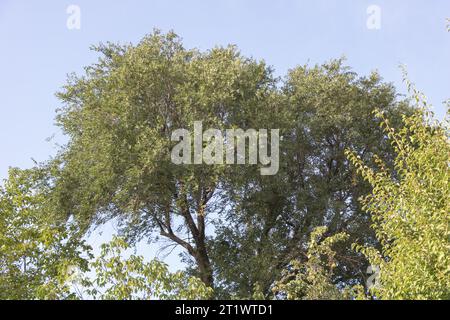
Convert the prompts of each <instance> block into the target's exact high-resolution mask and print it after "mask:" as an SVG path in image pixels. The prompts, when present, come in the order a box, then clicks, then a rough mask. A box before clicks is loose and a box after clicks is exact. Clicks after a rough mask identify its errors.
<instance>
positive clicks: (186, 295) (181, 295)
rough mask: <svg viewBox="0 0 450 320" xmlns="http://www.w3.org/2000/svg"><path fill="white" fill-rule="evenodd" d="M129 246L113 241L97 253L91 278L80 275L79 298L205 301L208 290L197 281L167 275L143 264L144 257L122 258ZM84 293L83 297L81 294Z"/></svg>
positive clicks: (153, 265)
mask: <svg viewBox="0 0 450 320" xmlns="http://www.w3.org/2000/svg"><path fill="white" fill-rule="evenodd" d="M129 248H130V247H129V245H128V244H127V243H126V242H125V241H124V240H123V239H121V238H118V237H115V238H114V239H113V240H112V241H111V242H109V243H107V244H103V245H102V247H101V253H100V255H99V257H97V258H96V259H95V260H94V261H93V262H92V263H91V264H90V267H91V270H90V272H91V273H93V275H92V274H87V275H80V276H79V277H77V278H76V279H74V280H76V283H78V286H79V288H78V293H79V298H88V299H101V300H141V299H142V300H149V299H171V300H174V299H176V300H178V299H187V300H198V299H207V298H210V297H211V296H212V289H211V288H207V287H206V286H205V284H204V283H203V282H202V281H201V280H200V279H198V278H195V277H189V276H188V275H186V274H185V273H184V272H181V271H178V272H175V273H171V272H170V271H169V270H168V266H167V265H166V264H164V263H162V262H160V261H158V260H152V261H150V262H145V261H144V257H142V256H136V255H130V256H129V257H127V258H124V257H123V252H124V251H126V250H127V249H129ZM83 292H84V294H83Z"/></svg>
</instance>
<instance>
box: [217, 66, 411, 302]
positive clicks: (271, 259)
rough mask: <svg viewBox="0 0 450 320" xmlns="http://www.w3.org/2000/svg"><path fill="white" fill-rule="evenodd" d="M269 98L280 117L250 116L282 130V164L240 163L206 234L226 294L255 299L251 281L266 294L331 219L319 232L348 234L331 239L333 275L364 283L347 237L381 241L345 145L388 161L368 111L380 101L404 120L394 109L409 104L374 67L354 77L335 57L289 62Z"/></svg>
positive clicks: (397, 120)
mask: <svg viewBox="0 0 450 320" xmlns="http://www.w3.org/2000/svg"><path fill="white" fill-rule="evenodd" d="M266 104H267V105H269V106H270V105H277V112H276V117H274V116H272V113H269V114H268V115H265V116H266V117H267V116H268V117H269V118H268V119H265V118H264V116H259V115H255V118H257V119H258V120H257V121H258V124H259V125H261V124H263V125H269V126H270V125H271V124H270V123H272V125H276V126H279V127H280V128H281V135H282V136H283V140H282V142H281V147H280V149H281V156H280V163H281V165H280V170H279V172H278V173H277V174H276V175H275V176H271V177H261V176H258V175H257V174H251V173H248V172H247V173H246V174H245V173H243V172H242V170H241V171H238V172H239V174H237V175H236V176H237V177H236V178H235V179H234V180H233V181H232V183H230V184H228V185H227V186H228V194H230V200H229V201H228V204H230V203H231V204H233V205H232V210H229V211H227V212H225V213H224V215H223V216H221V219H220V221H219V222H218V223H217V224H216V237H215V239H214V240H213V241H211V242H212V243H211V247H212V250H211V252H212V253H211V254H212V257H213V259H212V260H213V262H214V264H215V270H216V272H217V277H218V279H220V280H221V281H222V283H221V284H222V287H223V291H224V292H225V293H224V295H225V297H226V296H227V295H230V294H231V295H232V296H238V297H251V296H252V293H253V289H254V287H255V284H259V286H260V287H261V289H262V291H263V292H264V294H265V296H266V297H271V295H272V286H273V284H274V282H275V281H276V280H277V279H279V277H280V274H281V272H282V270H284V269H286V268H288V267H289V265H290V262H291V261H292V260H298V261H300V262H301V263H303V262H305V260H304V259H305V256H306V253H307V244H308V242H309V239H310V236H311V232H312V231H313V230H314V229H315V228H316V227H320V226H327V232H326V235H325V236H328V235H332V234H335V233H340V232H346V233H348V234H349V239H348V240H347V241H342V242H339V243H338V245H337V247H335V249H336V250H338V252H339V254H338V258H337V259H338V260H339V263H338V264H337V267H336V269H335V270H334V272H333V279H332V281H333V282H334V283H339V282H341V283H342V282H348V283H352V284H354V282H355V281H356V282H358V283H364V280H365V279H364V277H363V276H362V274H361V270H365V269H366V267H367V261H366V260H365V259H364V257H363V256H362V255H359V254H357V253H355V252H352V250H351V249H350V244H351V243H352V242H353V241H355V240H356V239H357V238H360V239H364V241H366V242H368V243H372V244H373V245H376V244H377V242H376V239H375V237H374V234H373V232H372V231H371V229H370V217H369V215H368V214H367V213H365V212H364V211H363V210H362V208H361V205H360V203H359V202H358V198H359V197H360V196H362V195H364V194H366V193H367V192H369V190H370V189H369V186H368V185H367V184H366V183H364V182H363V181H362V179H359V178H358V176H357V175H356V173H355V170H354V169H353V168H352V167H351V164H350V163H349V161H348V160H347V159H346V157H345V150H346V148H352V149H353V150H355V152H356V153H357V154H358V155H360V156H361V157H362V158H363V159H365V161H367V162H368V163H369V164H370V163H371V162H372V155H373V154H380V157H382V158H383V159H385V160H386V162H387V163H388V164H389V163H391V162H392V159H393V157H394V152H393V150H392V148H391V147H390V145H389V143H388V141H387V137H386V136H385V134H384V133H383V132H382V130H381V129H380V128H379V120H378V119H377V118H376V117H374V116H373V114H372V111H373V110H375V109H376V108H380V109H382V110H384V111H385V112H386V113H387V114H389V115H390V116H391V117H392V119H393V123H394V124H395V125H397V124H398V125H400V114H402V113H405V114H408V113H410V109H409V106H408V104H407V102H405V101H397V98H396V93H395V90H394V88H393V87H392V85H391V84H387V83H384V82H383V81H382V79H381V77H380V76H379V75H378V74H377V73H375V72H374V73H372V74H371V75H370V76H368V77H360V76H358V75H357V74H356V73H354V72H352V71H351V70H350V69H349V68H348V67H346V66H345V65H344V64H343V61H342V60H333V61H331V62H329V63H325V64H323V65H316V66H313V67H308V66H300V67H297V68H294V69H293V70H291V71H290V72H289V74H288V76H287V79H286V80H285V82H284V86H283V87H282V90H281V91H279V92H276V93H274V94H272V95H271V96H270V99H267V100H266ZM372 165H374V164H373V163H372ZM232 177H233V176H232ZM217 290H218V288H217Z"/></svg>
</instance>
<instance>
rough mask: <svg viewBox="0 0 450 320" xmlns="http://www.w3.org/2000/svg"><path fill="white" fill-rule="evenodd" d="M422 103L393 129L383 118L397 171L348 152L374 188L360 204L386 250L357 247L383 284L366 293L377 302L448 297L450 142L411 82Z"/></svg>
mask: <svg viewBox="0 0 450 320" xmlns="http://www.w3.org/2000/svg"><path fill="white" fill-rule="evenodd" d="M408 88H409V89H410V90H413V93H414V94H413V97H414V99H415V101H416V103H417V105H418V108H417V110H416V111H415V113H414V114H413V115H412V116H404V117H403V122H404V127H403V128H402V129H401V130H396V129H395V128H393V127H392V125H391V122H390V120H389V118H388V117H386V116H385V115H384V114H383V113H381V112H378V113H377V116H378V117H380V118H381V119H383V122H382V123H381V124H382V126H383V129H384V131H385V133H386V135H387V136H388V137H389V138H390V142H391V144H392V146H393V148H395V151H396V154H397V156H396V158H395V161H394V169H393V170H389V169H388V168H387V166H386V165H385V164H384V163H383V161H381V160H380V159H379V158H376V161H377V163H378V165H379V169H378V170H374V169H371V168H369V167H368V166H367V165H366V164H365V163H364V161H363V160H362V159H360V158H359V157H358V156H357V155H355V154H354V153H352V152H349V153H348V156H349V158H350V159H351V161H352V163H353V164H354V165H355V166H356V168H357V170H358V172H359V173H360V174H361V175H362V176H363V177H364V179H366V180H367V181H368V182H369V183H370V184H371V186H372V190H373V191H372V192H371V193H370V194H369V195H367V196H366V197H364V198H363V199H362V202H363V204H364V209H365V210H367V211H368V212H370V213H371V215H372V220H373V228H374V230H375V232H376V236H377V238H378V240H379V241H380V243H381V245H382V248H381V250H376V249H375V248H372V247H370V246H368V245H367V244H365V243H364V244H362V245H359V246H357V248H358V249H359V250H360V251H361V252H363V253H364V254H365V255H366V256H367V258H368V259H369V261H370V263H371V264H372V265H375V266H378V267H379V268H380V274H379V282H380V285H379V286H374V287H372V288H371V289H370V291H369V293H370V294H371V295H373V296H375V297H376V298H378V299H449V298H450V256H449V250H450V231H449V230H450V229H449V226H450V215H449V212H450V200H449V199H450V188H449V179H450V175H449V173H450V171H449V163H450V144H449V140H448V139H449V126H448V122H447V121H444V122H443V123H439V122H437V121H434V120H433V114H432V113H431V112H430V111H428V110H429V109H428V107H427V103H426V100H425V98H424V97H423V96H422V95H421V94H420V93H419V92H417V91H416V89H414V87H413V86H412V85H411V84H410V83H409V82H408Z"/></svg>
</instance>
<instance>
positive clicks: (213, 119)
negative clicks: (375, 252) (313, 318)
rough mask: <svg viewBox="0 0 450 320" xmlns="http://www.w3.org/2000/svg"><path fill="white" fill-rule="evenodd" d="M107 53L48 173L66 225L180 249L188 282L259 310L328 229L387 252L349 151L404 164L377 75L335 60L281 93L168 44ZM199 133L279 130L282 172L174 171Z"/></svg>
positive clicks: (345, 275) (255, 71) (74, 106)
mask: <svg viewBox="0 0 450 320" xmlns="http://www.w3.org/2000/svg"><path fill="white" fill-rule="evenodd" d="M95 50H97V51H98V52H99V53H100V55H101V57H100V58H99V61H98V63H96V64H93V65H91V66H89V67H87V68H86V74H85V75H83V76H78V77H77V76H74V75H73V76H71V77H70V78H69V80H68V83H67V85H66V86H65V88H64V90H63V91H62V92H60V93H59V94H58V97H59V98H60V100H61V101H62V103H63V106H62V108H61V109H60V110H59V112H58V116H57V123H58V124H59V126H60V127H61V128H62V130H63V131H64V133H66V134H67V135H68V137H69V143H68V144H67V145H66V146H65V147H64V148H63V149H62V150H61V151H60V153H59V155H58V157H57V158H56V159H54V160H52V161H50V162H49V164H48V166H49V167H50V168H52V170H53V172H56V173H55V174H54V176H55V185H54V188H53V192H52V201H53V205H54V207H55V208H57V209H55V210H56V211H57V212H58V213H59V214H60V217H62V219H68V218H69V217H73V219H74V220H75V221H77V223H78V224H79V225H80V226H81V227H82V228H83V229H84V230H87V229H88V228H89V227H91V226H96V225H100V224H102V223H103V222H105V221H107V220H110V219H115V220H117V221H119V223H120V227H121V228H120V232H121V235H123V236H125V237H126V239H127V241H128V242H130V243H133V242H137V241H139V240H142V239H145V240H147V241H159V240H160V239H161V238H163V239H166V240H168V241H169V244H168V246H181V247H182V248H183V249H184V250H185V253H186V254H185V255H184V257H183V259H184V260H185V261H187V262H188V264H189V266H190V267H189V269H188V271H189V272H190V274H191V275H193V276H198V277H199V278H200V279H201V280H202V281H203V282H204V283H205V285H206V286H207V287H214V286H215V287H216V288H215V289H216V294H217V295H218V296H222V297H231V296H238V297H251V296H253V295H254V293H255V292H254V288H255V287H256V286H257V285H258V286H259V288H260V290H262V292H264V294H265V295H266V297H269V296H270V295H271V286H272V285H273V283H274V281H275V280H276V279H277V277H278V276H279V274H280V273H281V271H282V270H283V268H284V267H285V266H287V265H288V264H289V262H290V261H291V260H293V259H295V258H297V255H298V254H299V252H301V251H303V252H304V250H305V247H306V243H307V242H308V239H309V236H310V233H311V231H312V230H313V229H314V228H315V227H317V226H320V225H323V224H327V225H328V226H329V232H331V233H333V232H340V231H349V234H350V235H351V236H352V237H354V235H357V234H358V235H362V234H364V235H365V237H366V238H367V240H368V241H372V242H375V240H374V237H373V236H372V235H371V234H370V233H369V232H368V230H369V228H368V225H369V219H368V217H367V215H364V214H363V213H362V211H361V208H360V205H359V204H358V202H357V201H356V199H357V198H358V197H359V196H360V195H361V194H363V193H364V192H365V190H367V186H366V185H365V184H364V183H363V182H362V181H360V180H358V179H357V178H356V177H355V175H353V173H352V170H351V168H350V165H349V163H348V161H347V160H346V159H345V156H344V150H345V148H348V147H354V149H355V150H358V152H359V154H361V155H362V156H363V157H364V158H365V159H366V158H367V159H370V158H371V154H373V153H375V152H377V153H380V154H382V155H383V156H384V157H385V158H386V160H387V161H389V159H390V158H392V150H391V149H390V146H389V145H388V144H387V143H386V138H385V136H384V135H383V133H382V132H381V130H379V128H378V126H377V122H376V119H374V118H373V117H372V116H371V111H372V110H373V109H374V108H375V107H379V108H381V109H383V110H386V111H387V112H388V113H389V114H392V116H393V118H394V119H395V118H396V117H398V115H399V113H401V112H403V111H404V110H407V105H406V104H405V103H403V102H398V101H397V99H396V94H395V90H394V88H393V87H392V85H390V84H386V83H383V82H382V80H381V78H380V77H379V76H378V75H377V74H376V73H373V74H371V75H370V76H369V77H358V76H357V75H356V74H355V73H353V72H351V71H350V70H349V69H348V68H347V67H345V66H344V65H343V62H342V60H336V61H331V62H330V63H327V64H324V65H323V66H315V67H313V68H309V67H307V66H305V67H298V68H296V69H294V70H292V71H291V72H290V73H289V76H288V77H287V79H286V81H285V83H284V86H283V88H282V89H280V88H279V87H280V82H279V79H275V78H274V77H273V75H272V70H271V68H269V67H268V66H266V65H265V63H264V62H262V61H256V60H254V59H250V58H246V57H244V56H242V55H241V54H240V53H239V52H238V50H237V49H236V48H235V47H233V46H229V47H225V48H219V47H216V48H213V49H211V50H209V51H206V52H199V51H198V50H195V49H192V50H187V49H185V48H184V47H183V46H182V43H181V40H180V39H179V38H178V36H176V35H175V34H174V33H168V34H161V33H160V32H158V31H155V32H154V33H153V34H151V35H149V36H147V37H145V38H144V39H143V40H142V41H141V42H140V43H139V44H137V45H135V46H133V45H131V44H130V45H116V44H110V43H108V44H106V45H100V46H97V47H95ZM196 120H202V121H203V126H204V128H217V129H219V130H225V129H229V128H241V129H243V130H247V129H250V128H255V129H260V128H267V129H271V128H278V129H280V130H281V135H282V136H283V140H282V146H281V159H280V163H281V166H280V170H279V172H278V173H277V174H276V175H274V176H261V175H260V173H259V169H260V167H259V166H251V165H236V166H230V165H214V166H211V165H206V164H198V165H176V164H174V163H172V161H171V158H170V154H171V148H172V147H173V146H174V143H173V142H172V141H171V139H170V138H171V133H172V132H173V130H175V129H180V128H185V129H188V130H192V128H193V123H194V121H196ZM208 226H209V229H208ZM207 229H208V230H210V231H209V232H207ZM342 256H343V255H342ZM359 258H360V257H359ZM354 261H355V260H354V259H352V260H348V261H346V262H344V261H343V262H342V263H341V264H340V266H342V269H341V270H339V272H336V278H340V279H339V280H338V279H336V281H344V280H345V279H350V278H354V275H355V274H357V272H358V270H359V269H360V267H361V265H364V264H365V263H366V261H365V260H364V259H360V260H359V262H357V263H355V262H354ZM262 270H264V272H262Z"/></svg>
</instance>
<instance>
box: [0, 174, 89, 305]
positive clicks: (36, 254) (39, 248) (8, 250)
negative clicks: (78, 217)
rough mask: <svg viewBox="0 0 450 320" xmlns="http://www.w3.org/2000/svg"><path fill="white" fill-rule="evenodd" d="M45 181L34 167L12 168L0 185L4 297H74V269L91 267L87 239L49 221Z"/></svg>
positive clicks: (0, 264) (0, 283)
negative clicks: (71, 278) (71, 279)
mask: <svg viewBox="0 0 450 320" xmlns="http://www.w3.org/2000/svg"><path fill="white" fill-rule="evenodd" d="M41 182H42V179H41V177H40V176H39V174H38V173H37V172H34V171H33V170H25V171H21V170H18V169H11V170H10V172H9V178H8V179H7V180H6V181H5V183H4V186H3V187H0V299H36V298H41V299H60V298H65V299H69V298H72V297H73V295H72V294H71V292H70V287H69V286H67V285H66V284H65V283H66V279H67V277H69V270H70V268H72V267H77V268H80V269H82V270H86V268H87V261H86V260H85V258H87V257H88V256H87V255H86V254H85V253H86V251H87V250H88V247H87V246H86V245H85V243H84V242H83V241H80V240H78V238H77V237H74V236H73V234H74V233H73V230H71V228H69V227H65V226H57V225H55V224H52V223H51V222H49V220H48V212H49V211H48V209H49V207H48V201H47V190H46V188H45V186H44V185H42V184H41ZM83 257H84V258H83Z"/></svg>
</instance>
